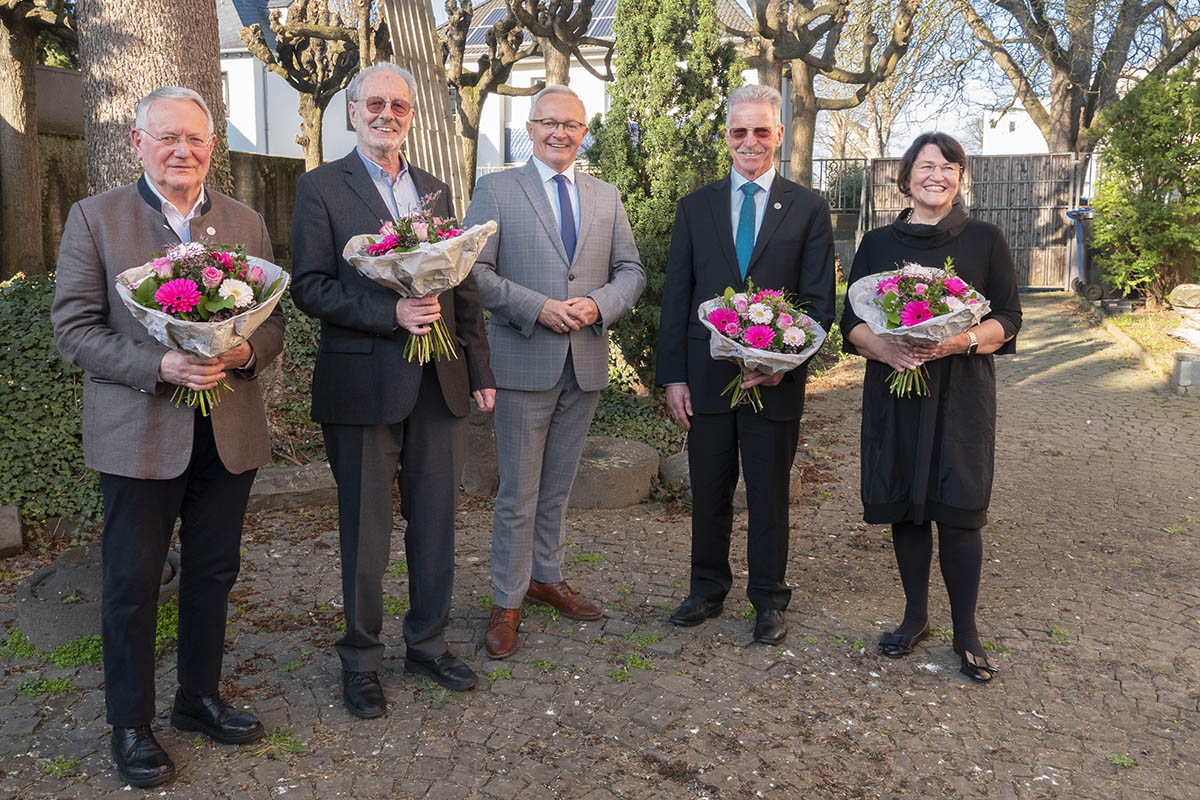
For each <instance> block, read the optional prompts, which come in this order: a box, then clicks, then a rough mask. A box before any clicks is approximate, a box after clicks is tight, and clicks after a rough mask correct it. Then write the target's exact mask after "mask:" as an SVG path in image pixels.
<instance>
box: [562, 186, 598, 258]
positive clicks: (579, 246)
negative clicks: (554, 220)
mask: <svg viewBox="0 0 1200 800" xmlns="http://www.w3.org/2000/svg"><path fill="white" fill-rule="evenodd" d="M575 187H576V188H577V189H578V190H579V241H577V242H576V243H575V258H579V254H580V253H582V252H583V245H584V242H586V241H587V237H588V232H589V231H591V229H592V218H593V217H594V216H596V213H595V212H596V186H595V181H593V180H592V176H591V175H588V174H587V173H586V172H580V171H579V170H578V169H576V170H575ZM558 238H560V239H561V238H562V234H561V233H560V234H559V235H558ZM563 252H566V251H565V250H564V251H563Z"/></svg>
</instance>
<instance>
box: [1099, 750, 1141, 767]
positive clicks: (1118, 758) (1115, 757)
mask: <svg viewBox="0 0 1200 800" xmlns="http://www.w3.org/2000/svg"><path fill="white" fill-rule="evenodd" d="M1104 760H1105V761H1111V762H1112V763H1114V764H1116V765H1117V766H1118V767H1120V768H1121V769H1130V768H1131V767H1136V766H1137V761H1135V760H1133V759H1132V758H1131V757H1129V756H1127V755H1124V754H1123V753H1113V754H1111V755H1107V756H1105V757H1104Z"/></svg>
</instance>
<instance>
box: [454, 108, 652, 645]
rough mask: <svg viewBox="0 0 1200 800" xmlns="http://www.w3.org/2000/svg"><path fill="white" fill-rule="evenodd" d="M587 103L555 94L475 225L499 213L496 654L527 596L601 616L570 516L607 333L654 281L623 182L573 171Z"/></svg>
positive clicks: (491, 253)
mask: <svg viewBox="0 0 1200 800" xmlns="http://www.w3.org/2000/svg"><path fill="white" fill-rule="evenodd" d="M585 113H586V112H585V111H584V108H583V103H582V102H581V101H580V100H579V97H578V96H577V95H576V94H575V93H574V92H573V91H571V90H570V89H568V88H567V87H565V86H548V87H546V88H545V89H544V90H543V91H542V92H540V93H539V94H538V95H537V97H535V98H534V100H533V105H532V110H531V112H530V119H529V121H528V122H527V123H525V126H526V129H527V130H528V131H529V135H530V137H531V138H532V139H533V158H532V159H531V160H530V162H529V163H528V164H526V165H525V166H524V167H520V168H517V169H509V170H505V171H503V172H499V173H494V174H492V175H486V176H484V178H482V179H481V180H480V181H479V185H478V186H477V187H476V188H475V196H474V197H473V198H472V199H471V208H470V209H468V211H467V218H466V220H465V224H468V225H473V224H477V223H480V222H483V221H485V220H489V219H493V220H496V221H497V222H499V223H500V232H499V233H498V234H496V235H495V236H493V237H492V238H491V239H489V240H488V243H487V245H486V246H485V247H484V248H483V250H482V251H481V252H480V254H479V258H478V259H477V260H476V262H475V270H474V274H475V277H476V279H477V280H478V281H479V292H480V295H481V296H482V298H483V304H484V306H485V307H486V308H487V309H488V310H490V311H491V312H492V319H491V324H490V327H489V331H488V339H489V341H490V343H491V346H492V368H493V369H494V370H495V371H496V378H497V382H498V385H499V387H500V390H499V391H498V392H497V393H496V447H497V454H498V457H499V462H500V464H499V466H500V490H499V493H498V494H497V496H496V513H495V519H494V520H493V523H492V563H491V569H492V585H493V591H494V598H493V599H494V602H495V604H494V606H493V607H492V614H491V619H490V620H489V622H488V628H487V632H486V633H485V634H484V646H485V648H486V649H487V652H488V654H489V655H490V656H492V657H493V658H503V657H505V656H507V655H510V654H511V653H513V651H515V650H516V648H517V627H518V625H519V624H520V620H521V602H522V601H523V600H524V599H525V598H526V597H528V598H529V599H530V600H533V601H535V602H539V603H544V604H547V605H550V606H552V607H553V608H555V609H557V610H558V611H559V612H560V613H562V614H564V615H566V616H568V617H571V618H573V619H599V618H600V614H601V612H600V609H599V607H597V606H596V605H595V604H594V603H592V602H590V601H588V600H587V599H585V598H584V597H583V596H582V595H580V594H579V593H577V592H575V591H574V590H572V589H571V587H570V586H568V585H567V583H566V581H564V580H563V576H562V562H563V553H564V552H565V549H566V547H565V542H564V540H563V518H564V515H565V513H566V509H567V497H568V496H569V495H570V492H571V483H572V481H574V479H575V470H576V468H577V467H578V465H579V457H580V454H581V453H582V451H583V441H584V437H585V436H586V435H587V430H588V425H589V424H590V423H591V421H592V415H593V414H594V413H595V411H596V404H597V403H598V401H599V399H600V390H601V389H603V388H604V387H605V386H606V385H607V384H608V329H609V327H610V326H612V324H613V323H614V322H616V321H617V319H618V318H619V317H620V316H621V315H622V314H624V313H625V312H626V311H628V310H629V309H630V308H632V307H633V304H634V303H635V302H637V299H638V296H639V295H641V293H642V289H643V288H644V287H645V285H646V271H645V270H644V269H643V268H642V263H641V259H640V258H639V256H638V251H637V245H635V244H634V241H633V232H632V231H631V230H630V227H629V219H628V218H627V217H626V216H625V208H624V207H623V206H622V205H621V198H620V196H619V194H618V193H617V189H616V187H615V186H612V185H610V184H607V183H605V182H604V181H601V180H597V179H596V178H593V177H592V176H590V175H588V174H586V173H583V172H579V171H577V170H576V169H575V156H576V154H577V153H578V152H579V146H580V145H581V144H582V143H583V137H584V136H585V135H586V134H587V125H586V124H585V123H584V120H585V119H586V117H585Z"/></svg>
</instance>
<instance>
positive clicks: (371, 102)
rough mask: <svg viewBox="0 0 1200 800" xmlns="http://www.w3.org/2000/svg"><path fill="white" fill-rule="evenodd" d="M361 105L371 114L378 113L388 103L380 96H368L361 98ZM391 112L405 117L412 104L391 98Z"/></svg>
mask: <svg viewBox="0 0 1200 800" xmlns="http://www.w3.org/2000/svg"><path fill="white" fill-rule="evenodd" d="M362 102H363V105H364V106H366V107H367V111H370V112H371V113H372V114H379V113H381V112H382V111H383V107H384V106H386V105H388V101H387V100H384V99H383V98H382V97H368V98H367V99H366V100H363V101H362ZM391 106H392V114H394V115H395V116H397V117H407V116H408V112H410V111H412V105H411V104H409V103H406V102H404V101H403V100H393V101H392V102H391Z"/></svg>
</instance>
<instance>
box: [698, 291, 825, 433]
mask: <svg viewBox="0 0 1200 800" xmlns="http://www.w3.org/2000/svg"><path fill="white" fill-rule="evenodd" d="M697 313H698V314H699V316H700V321H701V322H702V323H703V324H704V327H706V328H708V329H709V331H711V332H712V335H711V336H710V337H709V340H708V342H709V344H708V348H709V354H710V355H711V356H712V357H713V358H715V359H720V360H723V361H732V362H733V363H735V364H737V365H738V366H739V367H741V368H742V370H743V372H751V371H753V370H758V371H759V372H764V373H767V374H769V375H776V374H778V373H780V372H787V371H788V370H791V369H795V368H796V367H798V366H800V365H801V364H803V363H804V362H805V361H806V360H808V357H809V356H811V355H812V354H813V353H815V352H817V350H818V349H820V347H821V344H822V343H823V342H824V341H825V331H824V330H823V329H822V328H821V326H820V325H818V324H817V323H816V322H814V321H813V320H812V319H811V318H809V317H808V316H807V315H806V314H804V313H802V312H800V311H799V310H797V309H796V308H795V307H794V306H793V305H792V304H791V303H789V302H788V300H787V298H786V297H785V296H784V293H783V292H779V291H776V290H774V289H756V288H755V286H754V284H753V283H752V282H747V285H746V291H744V292H736V291H734V290H733V288H732V287H729V288H726V289H725V293H724V294H722V295H720V296H718V297H715V298H713V299H712V300H708V301H707V302H704V303H701V304H700V308H699V310H698V312H697ZM742 380H743V378H742V376H741V375H738V376H737V377H735V378H734V379H733V380H732V381H730V382H729V384H728V385H727V386H726V387H725V388H724V389H723V390H722V391H721V394H722V395H725V394H730V393H732V395H733V397H732V399H731V401H730V403H729V407H730V408H734V407H736V406H737V405H738V404H739V403H749V404H750V405H751V406H752V407H753V408H754V410H755V411H761V410H762V397H761V394H760V392H759V390H758V387H757V386H751V387H750V388H749V389H748V390H744V391H743V389H742V386H741V384H742Z"/></svg>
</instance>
